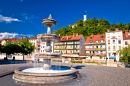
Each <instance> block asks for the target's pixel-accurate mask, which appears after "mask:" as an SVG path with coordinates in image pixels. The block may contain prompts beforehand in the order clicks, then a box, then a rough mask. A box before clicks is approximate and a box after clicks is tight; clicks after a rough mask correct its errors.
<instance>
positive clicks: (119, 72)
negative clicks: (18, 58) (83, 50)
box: [0, 63, 130, 86]
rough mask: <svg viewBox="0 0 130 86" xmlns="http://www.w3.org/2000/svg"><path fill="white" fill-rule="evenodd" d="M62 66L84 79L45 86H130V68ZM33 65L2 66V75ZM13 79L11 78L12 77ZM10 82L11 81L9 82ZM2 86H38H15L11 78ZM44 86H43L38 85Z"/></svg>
mask: <svg viewBox="0 0 130 86" xmlns="http://www.w3.org/2000/svg"><path fill="white" fill-rule="evenodd" d="M53 64H60V65H65V66H73V67H75V68H76V69H77V70H79V72H80V73H81V75H82V78H81V79H80V80H79V81H78V80H77V81H74V82H73V83H70V84H61V85H60V84H57V85H44V86H130V68H117V67H105V66H92V65H82V64H61V63H52V65H53ZM30 65H31V64H30V63H28V64H10V65H0V73H3V72H6V71H10V70H14V69H16V68H18V67H22V66H30ZM10 77H11V76H10ZM9 80H10V81H9ZM0 83H1V85H0V86H25V85H26V86H36V85H27V84H22V85H16V84H15V85H14V84H13V81H12V80H11V78H9V77H6V76H5V77H1V78H0ZM38 86H42V85H38Z"/></svg>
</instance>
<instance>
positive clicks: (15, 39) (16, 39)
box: [3, 38, 22, 41]
mask: <svg viewBox="0 0 130 86" xmlns="http://www.w3.org/2000/svg"><path fill="white" fill-rule="evenodd" d="M3 40H5V41H21V40H22V39H18V38H12V39H3Z"/></svg>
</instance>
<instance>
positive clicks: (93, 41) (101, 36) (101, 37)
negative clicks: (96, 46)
mask: <svg viewBox="0 0 130 86" xmlns="http://www.w3.org/2000/svg"><path fill="white" fill-rule="evenodd" d="M97 40H98V43H100V42H101V40H105V35H104V34H100V35H91V36H89V37H87V39H86V40H85V43H90V41H92V43H96V41H97Z"/></svg>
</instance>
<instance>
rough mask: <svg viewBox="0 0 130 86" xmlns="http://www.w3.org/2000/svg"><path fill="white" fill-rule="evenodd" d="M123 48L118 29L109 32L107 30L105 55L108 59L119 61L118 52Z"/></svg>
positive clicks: (121, 35)
mask: <svg viewBox="0 0 130 86" xmlns="http://www.w3.org/2000/svg"><path fill="white" fill-rule="evenodd" d="M122 48H123V34H122V31H121V30H119V29H118V28H115V31H112V32H110V30H109V29H108V30H107V32H106V54H107V58H108V59H115V61H119V53H117V51H118V50H120V49H122Z"/></svg>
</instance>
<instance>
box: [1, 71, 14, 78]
mask: <svg viewBox="0 0 130 86" xmlns="http://www.w3.org/2000/svg"><path fill="white" fill-rule="evenodd" d="M13 73H14V71H10V72H5V73H2V74H0V78H1V77H4V76H7V75H10V74H13Z"/></svg>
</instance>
